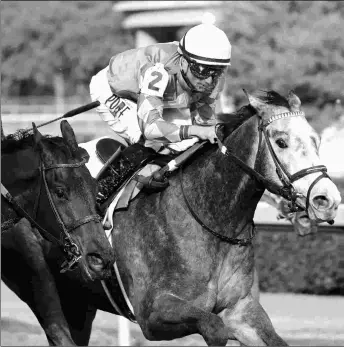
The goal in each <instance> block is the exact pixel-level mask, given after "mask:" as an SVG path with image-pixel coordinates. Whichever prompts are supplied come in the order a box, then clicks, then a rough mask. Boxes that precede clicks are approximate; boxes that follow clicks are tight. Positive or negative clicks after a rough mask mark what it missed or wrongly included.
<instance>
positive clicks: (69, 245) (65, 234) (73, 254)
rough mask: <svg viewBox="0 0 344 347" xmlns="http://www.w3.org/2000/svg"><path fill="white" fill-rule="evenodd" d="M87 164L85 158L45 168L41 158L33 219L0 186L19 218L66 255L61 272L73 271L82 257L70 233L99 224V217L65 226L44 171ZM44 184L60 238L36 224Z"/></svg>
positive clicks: (89, 217) (89, 216)
mask: <svg viewBox="0 0 344 347" xmlns="http://www.w3.org/2000/svg"><path fill="white" fill-rule="evenodd" d="M86 162H87V160H86V158H84V159H83V160H82V161H81V162H78V163H75V164H54V165H51V166H45V165H44V162H43V160H42V158H41V162H40V166H39V171H40V181H39V183H38V184H39V186H38V195H37V198H36V200H35V204H34V210H33V217H31V216H30V215H29V214H28V213H27V212H26V211H25V210H24V209H23V208H22V207H21V206H20V205H19V204H18V202H17V201H16V200H15V199H14V198H13V196H12V195H11V194H10V193H9V192H8V190H7V189H6V188H5V187H4V186H3V185H2V184H1V194H2V195H3V196H4V197H5V198H6V199H7V200H8V201H9V203H10V204H11V205H12V206H13V208H14V210H15V211H16V212H17V213H18V215H19V216H21V217H25V218H26V219H28V220H29V221H30V223H31V224H32V225H34V226H35V227H36V228H37V229H38V230H39V231H40V232H41V234H42V236H43V237H44V238H45V239H47V240H48V241H51V242H52V243H55V244H58V245H59V246H61V247H62V249H63V252H64V253H65V255H66V260H65V261H64V262H63V264H62V265H61V272H66V271H68V270H73V269H75V267H76V264H77V263H78V262H79V260H80V259H81V257H82V255H81V252H80V250H79V247H78V245H77V244H76V243H75V242H73V240H72V238H71V236H70V233H71V232H72V231H73V230H75V229H77V228H78V227H80V226H81V225H84V224H86V223H89V222H92V221H93V222H98V223H100V220H101V218H100V216H99V215H97V214H93V215H88V216H86V217H83V218H80V219H79V220H77V221H76V222H75V223H73V224H71V225H67V226H66V225H65V223H64V222H63V220H62V218H61V216H60V214H59V212H58V210H57V208H56V206H55V204H54V201H53V198H52V196H51V192H50V190H49V187H48V183H47V179H46V171H48V170H53V169H59V168H78V167H81V166H82V165H84V164H85V163H86ZM43 184H44V187H45V191H46V193H47V197H48V200H49V203H50V207H51V209H52V210H53V213H54V215H55V217H56V220H57V222H58V224H59V226H60V228H61V230H62V233H61V234H60V238H59V239H58V238H56V237H54V236H53V235H52V234H51V233H49V232H48V231H47V230H45V229H44V228H43V227H41V226H40V225H39V223H38V222H36V220H35V219H36V216H37V210H38V205H39V201H40V196H41V191H42V185H43Z"/></svg>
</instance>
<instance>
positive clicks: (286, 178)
mask: <svg viewBox="0 0 344 347" xmlns="http://www.w3.org/2000/svg"><path fill="white" fill-rule="evenodd" d="M304 115H305V114H304V112H301V111H298V112H285V113H280V114H278V115H274V116H272V117H270V118H269V119H268V120H267V121H265V122H264V121H263V120H262V118H260V117H259V124H258V131H259V144H258V152H257V156H256V162H257V158H259V153H260V152H261V148H262V137H263V136H264V138H265V141H266V143H267V146H268V149H269V152H270V154H271V157H272V159H273V161H274V163H275V166H276V173H277V175H278V177H279V179H280V181H281V182H282V187H281V186H279V185H278V184H276V183H274V182H271V181H269V180H267V179H266V178H265V177H264V176H262V175H261V174H260V173H259V172H257V171H256V170H255V169H252V168H251V167H249V166H248V165H247V164H245V163H244V162H243V161H242V160H240V159H239V158H237V157H236V156H235V155H234V154H232V153H231V152H230V151H229V150H228V149H227V147H226V146H224V145H223V143H222V142H221V140H219V139H218V144H219V147H220V150H221V153H223V154H224V155H226V156H228V157H230V158H232V159H234V161H235V162H236V163H237V164H239V165H240V166H241V167H242V168H243V169H244V171H246V172H248V173H249V174H251V175H252V176H254V177H255V178H256V179H257V180H258V181H259V182H260V183H261V184H262V185H263V186H264V187H265V188H266V189H267V190H269V191H270V192H271V193H273V194H277V195H280V196H282V197H283V198H285V199H286V200H288V201H289V202H290V204H289V208H290V212H299V211H305V212H306V213H307V211H308V208H309V198H310V194H311V191H312V189H313V187H314V186H315V185H316V184H317V183H318V182H319V181H320V180H321V179H322V178H329V179H331V178H330V177H329V176H328V174H327V168H326V166H324V165H316V166H312V167H309V168H306V169H302V170H300V171H298V172H296V173H294V174H293V175H291V174H290V173H289V171H288V170H287V168H286V167H285V166H284V165H283V164H282V163H281V161H280V160H279V159H278V157H277V155H276V153H275V151H274V149H273V147H272V144H271V141H270V139H269V136H268V134H267V130H266V128H267V127H268V125H269V124H271V123H272V122H274V121H276V120H279V119H282V118H289V117H297V116H304ZM218 125H220V124H218ZM255 166H256V165H255ZM315 172H321V175H320V176H318V177H317V178H316V179H315V180H314V181H313V182H312V184H311V185H310V187H309V188H308V192H307V196H306V207H304V206H302V205H300V204H299V203H298V202H297V201H296V200H297V198H300V197H303V196H304V195H303V194H300V193H297V191H296V189H295V187H294V186H293V183H294V182H295V181H297V180H299V179H300V178H302V177H305V176H307V175H310V174H312V173H315Z"/></svg>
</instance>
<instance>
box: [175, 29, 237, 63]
mask: <svg viewBox="0 0 344 347" xmlns="http://www.w3.org/2000/svg"><path fill="white" fill-rule="evenodd" d="M231 51H232V46H231V44H230V42H229V40H228V38H227V35H226V34H225V33H224V32H223V31H222V30H221V29H219V28H217V27H216V26H215V25H213V24H199V25H196V26H195V27H193V28H191V29H190V30H189V31H187V33H186V34H185V35H184V36H183V37H182V39H181V40H180V42H179V53H181V54H183V55H184V56H185V58H186V59H191V60H193V61H196V62H197V63H199V64H203V65H220V66H227V65H231V64H230V60H231Z"/></svg>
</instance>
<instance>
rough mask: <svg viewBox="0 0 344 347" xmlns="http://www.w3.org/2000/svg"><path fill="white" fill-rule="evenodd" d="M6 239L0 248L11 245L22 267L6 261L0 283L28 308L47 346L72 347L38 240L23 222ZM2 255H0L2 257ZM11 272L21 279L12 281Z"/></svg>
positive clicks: (72, 343)
mask: <svg viewBox="0 0 344 347" xmlns="http://www.w3.org/2000/svg"><path fill="white" fill-rule="evenodd" d="M7 235H8V236H6V238H2V247H5V248H6V250H4V252H6V251H7V250H8V247H7V246H9V245H10V244H11V246H10V247H11V248H12V249H13V248H14V249H15V250H16V252H19V253H20V259H21V261H23V263H22V264H21V265H20V263H18V262H17V261H11V259H7V261H11V264H10V267H11V268H10V269H9V270H8V271H6V266H4V265H3V266H2V268H3V272H5V274H4V278H3V280H4V282H5V283H6V284H7V285H8V286H9V287H10V288H11V289H12V290H14V291H15V293H16V294H17V295H18V296H19V297H20V298H21V299H22V300H23V301H25V302H26V303H27V304H28V305H29V307H30V308H31V310H32V311H33V313H34V314H35V316H36V317H37V319H38V321H39V323H40V324H41V326H42V328H43V330H44V332H45V334H46V336H47V339H48V342H49V344H50V345H55V346H56V345H60V346H61V345H62V346H71V345H73V346H74V345H75V343H74V341H73V339H72V337H71V334H70V332H69V328H68V324H67V322H66V319H65V317H64V315H63V312H62V308H61V304H60V299H59V295H58V292H57V289H56V285H55V280H54V278H53V276H52V274H51V272H50V270H49V267H48V264H47V263H46V261H45V257H44V253H43V248H42V244H41V241H42V240H43V239H42V237H41V236H40V235H39V234H38V232H37V231H34V230H33V229H32V227H31V225H30V223H29V221H28V220H27V219H25V218H22V219H21V220H20V221H19V222H18V223H17V224H16V225H15V226H14V227H13V228H12V229H11V230H10V231H7ZM6 239H7V241H6ZM2 254H3V255H4V253H2ZM6 258H7V257H6ZM18 261H19V260H18ZM18 264H19V265H18ZM17 266H18V268H17ZM11 272H17V273H21V274H22V275H21V276H19V280H17V279H15V278H14V276H17V275H13V274H12V275H11Z"/></svg>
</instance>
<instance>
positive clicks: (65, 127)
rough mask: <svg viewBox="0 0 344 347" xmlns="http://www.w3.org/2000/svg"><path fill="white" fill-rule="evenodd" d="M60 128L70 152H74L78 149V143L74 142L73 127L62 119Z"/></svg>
mask: <svg viewBox="0 0 344 347" xmlns="http://www.w3.org/2000/svg"><path fill="white" fill-rule="evenodd" d="M60 128H61V133H62V137H63V138H64V140H65V141H66V142H67V145H68V147H69V148H70V150H71V151H72V153H76V152H77V151H78V143H77V142H76V138H75V134H74V130H73V128H72V127H71V126H70V124H69V123H68V122H67V121H66V120H63V121H62V122H61V124H60Z"/></svg>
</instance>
